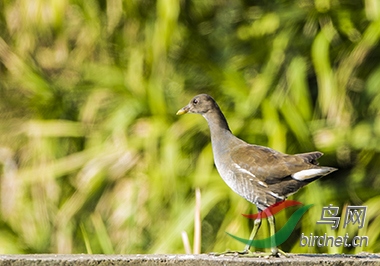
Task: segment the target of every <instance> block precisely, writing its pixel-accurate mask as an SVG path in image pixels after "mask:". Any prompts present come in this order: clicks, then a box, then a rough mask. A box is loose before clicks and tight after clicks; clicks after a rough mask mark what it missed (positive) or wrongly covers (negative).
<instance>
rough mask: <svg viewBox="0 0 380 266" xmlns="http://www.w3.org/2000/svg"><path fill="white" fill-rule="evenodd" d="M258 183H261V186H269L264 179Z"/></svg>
mask: <svg viewBox="0 0 380 266" xmlns="http://www.w3.org/2000/svg"><path fill="white" fill-rule="evenodd" d="M257 183H259V185H261V186H263V187H268V185H267V184H265V183H264V182H263V181H259V182H257Z"/></svg>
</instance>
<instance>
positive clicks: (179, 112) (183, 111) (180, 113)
mask: <svg viewBox="0 0 380 266" xmlns="http://www.w3.org/2000/svg"><path fill="white" fill-rule="evenodd" d="M186 113H187V111H186V110H184V109H180V110H178V112H177V113H176V115H183V114H186Z"/></svg>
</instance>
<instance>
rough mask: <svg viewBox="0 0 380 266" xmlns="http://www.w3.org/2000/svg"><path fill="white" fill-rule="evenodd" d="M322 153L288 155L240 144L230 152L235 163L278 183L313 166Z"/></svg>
mask: <svg viewBox="0 0 380 266" xmlns="http://www.w3.org/2000/svg"><path fill="white" fill-rule="evenodd" d="M321 155H322V154H321V153H320V152H313V153H306V154H297V155H287V154H283V153H281V152H278V151H275V150H273V149H270V148H267V147H263V146H258V145H242V146H238V147H236V148H235V149H233V150H232V151H231V153H230V156H231V160H232V161H233V162H234V163H236V164H238V165H239V166H240V167H241V168H244V169H245V170H247V171H249V172H251V173H252V174H254V175H255V176H256V177H257V178H258V179H259V180H260V181H263V182H268V183H277V182H278V181H280V180H281V179H283V178H285V177H288V176H290V175H292V174H294V173H296V172H299V171H302V170H305V169H310V168H312V167H313V165H315V164H314V162H315V160H316V159H317V158H319V157H320V156H321ZM276 180H277V181H276Z"/></svg>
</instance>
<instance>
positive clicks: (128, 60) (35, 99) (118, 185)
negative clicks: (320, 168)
mask: <svg viewBox="0 0 380 266" xmlns="http://www.w3.org/2000/svg"><path fill="white" fill-rule="evenodd" d="M379 39H380V2H379V0H363V1H347V0H334V1H333V0H314V1H313V0H296V1H280V0H274V1H243V0H241V1H226V0H219V1H214V0H202V1H200V0H194V1H188V0H181V1H178V0H157V1H150V0H94V1H84V0H57V1H53V0H50V1H46V0H33V1H28V0H13V1H11V0H3V1H1V3H0V182H1V184H0V185H1V195H0V253H50V252H53V253H107V254H109V253H183V252H184V247H183V244H182V240H181V232H182V231H186V232H187V233H188V234H189V236H190V239H192V235H193V230H194V229H193V223H194V208H195V196H194V194H195V193H194V191H195V189H196V188H198V187H199V188H200V190H201V192H202V205H201V219H202V246H201V251H202V252H211V251H224V250H225V249H227V248H229V249H242V248H243V246H242V245H241V244H240V243H238V242H236V241H235V240H233V239H232V238H229V237H228V236H227V235H226V234H225V232H226V231H227V232H229V233H232V234H234V235H238V236H241V237H246V238H247V237H248V236H249V233H250V228H251V226H252V221H249V220H247V219H246V218H244V217H242V216H241V215H240V214H241V213H252V212H256V209H255V207H254V206H253V205H251V204H250V203H248V202H246V201H245V200H244V199H242V198H240V197H239V196H238V195H235V194H234V193H233V192H232V191H230V189H229V188H228V187H227V186H226V185H225V184H224V183H223V181H222V180H221V179H220V177H219V175H218V173H217V172H216V170H215V168H214V166H213V158H212V152H211V146H210V140H209V132H208V128H207V124H206V122H205V121H204V120H203V118H201V117H199V116H192V115H187V116H184V117H180V118H179V117H176V116H175V113H176V111H177V110H178V109H179V108H181V107H183V106H184V105H185V104H187V102H188V101H189V100H190V99H191V98H192V97H193V96H194V95H196V94H198V93H200V92H204V93H208V94H211V95H212V96H213V97H214V98H215V99H216V100H217V101H218V102H219V104H220V106H221V108H222V110H223V111H224V112H225V114H226V117H227V119H228V121H229V123H230V127H231V128H232V131H233V132H234V134H236V135H237V136H239V137H240V138H242V139H244V140H246V141H247V142H250V143H255V144H259V145H265V146H269V147H272V148H274V149H277V150H279V151H282V152H286V153H300V152H308V151H313V150H320V151H322V152H324V153H325V155H324V157H323V158H322V159H321V160H320V162H321V164H323V165H328V166H334V167H337V168H339V171H338V172H336V173H334V174H332V175H331V176H328V177H325V178H323V179H321V180H319V181H317V182H314V183H312V184H310V185H309V186H308V187H306V188H304V189H302V190H301V191H300V192H299V193H297V194H296V195H295V196H293V197H292V198H293V199H296V200H299V201H301V202H303V203H304V204H315V206H314V207H313V208H311V210H310V211H308V213H307V214H306V215H305V216H304V217H303V219H302V222H301V223H300V225H299V227H298V229H297V231H296V232H293V234H292V237H291V238H290V239H289V240H288V241H286V242H285V244H283V245H282V246H281V248H282V249H283V250H284V251H287V252H328V253H336V252H345V253H358V252H361V251H368V252H380V237H379V234H380V230H379V227H380V208H379V206H380V193H379V192H380V178H379V177H380V176H379V167H380V64H379V62H380V46H379ZM328 204H334V205H335V206H339V207H340V209H341V213H342V215H343V214H344V208H345V207H346V206H348V205H364V206H368V211H367V217H366V226H365V227H364V228H363V229H360V230H358V228H357V226H356V227H355V226H353V225H351V226H348V228H347V229H343V228H342V224H341V225H340V228H339V230H335V231H334V230H331V226H328V225H316V221H317V220H319V219H320V216H321V210H322V207H323V206H327V205H328ZM293 211H294V210H287V211H286V212H284V213H282V214H280V215H279V217H278V218H277V221H278V225H277V228H280V227H281V226H282V224H284V223H285V221H286V218H287V217H289V216H290V215H291V213H292V212H293ZM266 228H267V226H266V225H265V223H263V226H262V229H261V230H260V235H259V237H265V236H266V234H267V233H266ZM301 232H302V233H304V234H305V235H310V233H313V234H314V235H323V234H324V233H328V234H329V235H336V236H339V235H341V236H344V234H345V232H349V233H350V235H351V236H354V235H366V236H369V240H370V242H369V246H368V247H362V248H360V247H357V248H344V247H325V248H318V247H300V245H299V236H300V235H301Z"/></svg>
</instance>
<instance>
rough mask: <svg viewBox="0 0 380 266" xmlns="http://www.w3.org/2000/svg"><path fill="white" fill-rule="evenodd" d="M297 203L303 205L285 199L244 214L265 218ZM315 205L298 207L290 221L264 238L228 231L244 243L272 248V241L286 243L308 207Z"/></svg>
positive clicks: (255, 217)
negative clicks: (249, 237) (253, 237)
mask: <svg viewBox="0 0 380 266" xmlns="http://www.w3.org/2000/svg"><path fill="white" fill-rule="evenodd" d="M296 205H302V203H301V202H298V201H294V200H285V201H282V202H279V203H276V204H273V205H271V206H269V207H268V208H266V209H265V210H263V211H262V212H259V213H256V214H251V215H247V214H243V216H244V217H246V218H249V219H263V218H268V217H269V216H272V215H275V214H276V213H278V212H279V211H281V210H284V209H286V208H288V207H291V206H296ZM312 206H313V204H310V205H306V206H302V207H301V208H299V209H297V210H296V211H295V212H294V213H293V214H292V215H291V216H290V218H289V219H288V221H287V222H286V223H285V225H284V226H283V227H282V228H281V229H280V230H278V231H277V232H276V233H275V234H274V235H272V236H270V237H267V238H264V239H257V240H255V239H254V240H249V239H244V238H240V237H237V236H234V235H232V234H230V233H227V234H228V235H229V236H231V237H232V238H234V239H235V240H237V241H239V242H241V243H244V244H246V245H248V244H249V245H250V246H251V247H256V248H271V247H272V243H276V245H281V244H282V243H284V242H285V241H286V240H287V239H288V238H289V236H290V235H291V233H292V232H293V230H294V229H295V227H296V225H297V223H298V222H299V220H300V219H301V217H302V216H303V215H304V214H305V213H306V211H307V210H308V209H310V208H311V207H312Z"/></svg>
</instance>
